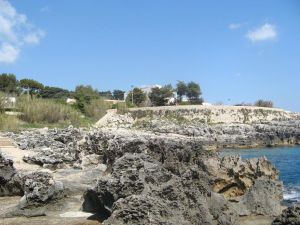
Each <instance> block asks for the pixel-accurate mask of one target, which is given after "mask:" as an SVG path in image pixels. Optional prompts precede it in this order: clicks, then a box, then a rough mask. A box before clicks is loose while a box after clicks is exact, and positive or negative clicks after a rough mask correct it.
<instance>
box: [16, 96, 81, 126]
mask: <svg viewBox="0 0 300 225" xmlns="http://www.w3.org/2000/svg"><path fill="white" fill-rule="evenodd" d="M17 107H18V110H19V111H20V112H21V114H20V116H19V118H20V119H22V120H23V121H25V122H28V123H32V124H34V123H37V124H39V123H41V124H54V123H58V124H66V125H68V124H69V125H74V126H80V125H81V123H82V122H83V117H84V116H83V115H82V114H81V113H79V112H78V111H76V110H75V109H73V108H72V107H71V106H69V105H65V104H61V103H58V102H56V101H54V100H50V99H33V100H27V99H26V98H20V99H18V101H17Z"/></svg>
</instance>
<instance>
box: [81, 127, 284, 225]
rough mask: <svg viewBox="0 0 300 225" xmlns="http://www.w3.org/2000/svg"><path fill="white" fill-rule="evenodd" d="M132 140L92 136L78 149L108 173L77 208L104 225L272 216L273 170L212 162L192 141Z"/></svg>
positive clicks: (123, 135)
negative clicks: (95, 215)
mask: <svg viewBox="0 0 300 225" xmlns="http://www.w3.org/2000/svg"><path fill="white" fill-rule="evenodd" d="M136 134H140V133H135V132H128V131H127V132H124V131H123V130H113V131H112V130H105V132H104V131H103V130H98V131H94V132H93V133H90V134H88V135H90V136H87V139H86V142H85V143H83V145H82V146H81V149H82V151H83V152H86V153H87V152H89V153H93V154H96V153H97V154H99V155H101V156H102V160H103V161H102V162H103V163H105V164H107V165H108V171H110V173H109V174H108V175H107V176H105V177H102V178H100V179H99V180H98V181H97V183H96V185H95V186H94V188H92V189H89V190H87V192H86V193H85V194H84V199H85V201H84V204H83V209H84V210H86V211H89V212H97V213H98V214H99V213H100V214H102V216H103V218H106V219H107V220H106V221H105V223H107V224H124V223H129V224H149V223H152V224H160V222H164V221H168V223H167V224H211V223H212V221H213V220H216V221H217V222H218V224H235V223H236V221H237V219H238V216H245V215H261V214H263V215H278V214H279V213H280V201H281V199H282V194H281V193H282V186H281V183H280V182H277V181H276V180H277V178H278V171H277V170H276V169H275V168H274V167H273V166H272V165H271V164H270V163H269V162H268V161H267V160H266V159H265V158H261V159H253V160H247V161H243V160H241V158H240V157H225V158H223V159H220V158H219V157H217V156H216V155H215V154H214V153H212V152H210V151H206V150H205V149H203V148H202V147H201V145H199V143H198V142H197V139H189V138H185V139H183V138H181V137H180V136H179V137H177V139H175V138H174V137H173V136H171V137H170V136H169V137H167V136H165V135H149V134H145V133H143V134H140V135H137V136H135V135H136ZM88 143H89V144H88ZM91 143H93V144H91ZM87 146H93V148H87ZM258 179H259V180H260V181H258ZM199 212H201V213H199ZM158 215H160V216H158ZM200 215H202V217H201V216H200ZM203 215H205V217H203ZM154 218H155V219H156V220H155V219H154ZM172 219H174V221H172ZM130 221H131V222H130ZM159 221H160V222H159ZM178 221H180V222H178ZM105 223H104V224H105Z"/></svg>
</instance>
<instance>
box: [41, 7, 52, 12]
mask: <svg viewBox="0 0 300 225" xmlns="http://www.w3.org/2000/svg"><path fill="white" fill-rule="evenodd" d="M50 11H51V10H50V7H49V6H45V7H43V8H41V9H40V12H41V13H49V12H50Z"/></svg>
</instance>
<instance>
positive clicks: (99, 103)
mask: <svg viewBox="0 0 300 225" xmlns="http://www.w3.org/2000/svg"><path fill="white" fill-rule="evenodd" d="M111 107H112V103H110V102H105V101H104V99H103V98H100V99H93V100H91V101H90V103H89V104H86V105H85V114H86V116H88V117H90V118H92V119H93V120H95V121H96V120H99V119H100V118H101V117H103V116H104V115H105V114H106V111H107V109H110V108H111Z"/></svg>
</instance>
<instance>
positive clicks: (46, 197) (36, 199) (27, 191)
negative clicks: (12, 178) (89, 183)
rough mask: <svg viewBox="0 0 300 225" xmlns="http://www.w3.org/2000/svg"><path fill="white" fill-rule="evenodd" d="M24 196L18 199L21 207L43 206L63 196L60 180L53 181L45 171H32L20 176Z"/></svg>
mask: <svg viewBox="0 0 300 225" xmlns="http://www.w3.org/2000/svg"><path fill="white" fill-rule="evenodd" d="M22 181H23V190H24V196H23V197H22V198H21V200H20V204H19V207H20V208H21V209H24V208H30V207H38V206H44V205H46V204H48V203H49V202H51V201H53V200H57V199H61V198H63V197H64V186H63V183H62V182H59V181H55V180H54V179H53V177H52V176H51V175H50V174H49V173H47V172H33V173H29V174H25V175H23V176H22Z"/></svg>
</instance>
